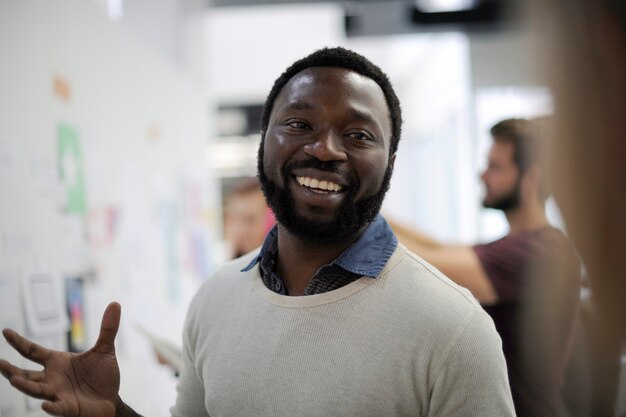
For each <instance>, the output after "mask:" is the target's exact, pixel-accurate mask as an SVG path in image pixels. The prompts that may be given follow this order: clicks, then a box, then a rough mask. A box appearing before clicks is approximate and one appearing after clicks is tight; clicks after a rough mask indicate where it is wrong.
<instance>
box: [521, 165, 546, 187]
mask: <svg viewBox="0 0 626 417" xmlns="http://www.w3.org/2000/svg"><path fill="white" fill-rule="evenodd" d="M542 179H543V171H542V169H541V167H540V166H539V164H537V163H535V164H532V165H531V166H529V167H528V169H527V170H526V172H525V173H524V180H525V181H526V183H527V187H528V188H530V189H531V191H532V192H533V194H535V195H539V190H540V189H541V181H542Z"/></svg>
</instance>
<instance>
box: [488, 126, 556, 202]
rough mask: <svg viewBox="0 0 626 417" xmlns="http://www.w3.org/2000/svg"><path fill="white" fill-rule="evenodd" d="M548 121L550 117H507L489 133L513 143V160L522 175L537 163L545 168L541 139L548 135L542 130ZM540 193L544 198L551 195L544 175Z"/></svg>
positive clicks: (495, 139) (498, 139)
mask: <svg viewBox="0 0 626 417" xmlns="http://www.w3.org/2000/svg"><path fill="white" fill-rule="evenodd" d="M548 121H549V118H548V117H543V118H538V119H535V120H527V119H505V120H502V121H500V122H498V123H496V124H495V125H493V126H492V128H491V129H490V131H489V133H490V134H491V136H492V137H493V140H494V141H497V142H509V143H512V144H513V162H515V165H516V166H517V168H518V170H519V174H520V176H521V175H524V174H525V173H526V171H527V170H528V168H530V167H531V166H533V165H535V164H536V165H538V166H539V167H540V168H543V164H542V161H543V160H542V158H541V155H540V153H541V149H542V144H541V143H540V141H541V140H542V139H544V137H545V136H547V135H545V134H542V131H543V130H545V129H546V128H547V127H546V125H547V124H548ZM544 133H545V132H544ZM542 171H543V169H542ZM539 194H540V197H541V198H542V199H543V200H545V199H546V198H548V196H549V195H550V191H549V190H548V186H547V181H545V176H544V175H542V180H541V184H540V187H539Z"/></svg>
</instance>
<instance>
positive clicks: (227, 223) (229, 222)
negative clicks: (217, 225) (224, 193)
mask: <svg viewBox="0 0 626 417" xmlns="http://www.w3.org/2000/svg"><path fill="white" fill-rule="evenodd" d="M267 211H268V208H267V206H266V205H265V199H264V198H263V193H262V192H261V190H260V189H256V190H251V191H249V192H245V193H240V194H233V195H231V196H230V197H228V199H227V202H226V207H225V208H224V238H225V239H226V241H228V242H229V243H230V244H231V245H232V249H233V257H235V258H237V257H239V256H241V255H244V254H246V253H248V252H250V251H251V250H253V249H255V248H256V247H258V246H260V245H261V244H262V243H263V238H265V231H266V222H267Z"/></svg>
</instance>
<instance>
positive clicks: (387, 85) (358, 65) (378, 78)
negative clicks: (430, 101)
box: [261, 47, 402, 155]
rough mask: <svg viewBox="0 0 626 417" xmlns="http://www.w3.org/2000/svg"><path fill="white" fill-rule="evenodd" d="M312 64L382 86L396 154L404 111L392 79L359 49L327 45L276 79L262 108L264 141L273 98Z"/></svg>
mask: <svg viewBox="0 0 626 417" xmlns="http://www.w3.org/2000/svg"><path fill="white" fill-rule="evenodd" d="M311 67H336V68H345V69H348V70H351V71H354V72H357V73H359V74H361V75H363V76H365V77H367V78H370V79H372V80H373V81H374V82H376V84H378V85H379V86H380V88H381V89H382V90H383V93H384V95H385V99H386V101H387V107H388V108H389V119H390V121H391V140H390V147H389V155H393V154H394V153H395V152H396V150H397V149H398V142H399V141H400V133H401V129H402V114H401V111H400V101H399V100H398V97H397V96H396V93H395V91H394V90H393V87H392V86H391V82H390V81H389V78H388V77H387V75H386V74H385V73H384V72H383V71H382V70H381V69H380V68H379V67H378V66H376V65H374V64H373V63H372V62H371V61H369V60H368V59H367V58H365V57H364V56H363V55H359V54H357V53H356V52H353V51H350V50H348V49H345V48H341V47H336V48H324V49H320V50H318V51H315V52H313V53H312V54H310V55H308V56H306V57H304V58H302V59H300V60H298V61H296V62H294V63H293V64H292V65H291V66H290V67H289V68H287V69H286V70H285V72H283V73H282V74H281V76H280V77H278V78H277V79H276V81H275V82H274V86H273V87H272V89H271V90H270V92H269V94H268V96H267V99H266V100H265V105H264V107H263V116H262V117H261V140H262V141H263V140H265V132H266V131H267V126H268V124H269V119H270V114H271V113H272V107H273V106H274V101H275V100H276V97H277V96H278V94H279V93H280V91H281V90H282V88H283V87H284V86H285V84H287V83H288V82H289V80H290V79H291V78H293V76H294V75H296V74H297V73H299V72H300V71H302V70H305V69H307V68H311Z"/></svg>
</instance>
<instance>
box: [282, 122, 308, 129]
mask: <svg viewBox="0 0 626 417" xmlns="http://www.w3.org/2000/svg"><path fill="white" fill-rule="evenodd" d="M287 126H289V127H293V128H294V129H307V128H308V127H309V125H307V124H306V123H304V122H289V123H287Z"/></svg>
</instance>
